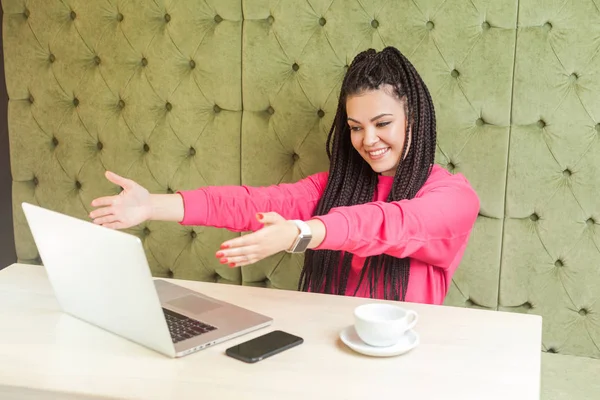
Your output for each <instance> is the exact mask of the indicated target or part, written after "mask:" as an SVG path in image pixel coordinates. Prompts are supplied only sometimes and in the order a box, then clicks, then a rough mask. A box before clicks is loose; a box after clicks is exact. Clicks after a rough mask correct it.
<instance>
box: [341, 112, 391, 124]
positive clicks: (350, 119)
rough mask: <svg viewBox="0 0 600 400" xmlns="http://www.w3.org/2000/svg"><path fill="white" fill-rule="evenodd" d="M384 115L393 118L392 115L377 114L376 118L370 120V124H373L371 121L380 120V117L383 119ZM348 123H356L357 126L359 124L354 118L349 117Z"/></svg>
mask: <svg viewBox="0 0 600 400" xmlns="http://www.w3.org/2000/svg"><path fill="white" fill-rule="evenodd" d="M386 115H389V116H392V117H393V115H392V114H379V115H378V116H376V117H373V118H371V122H373V121H375V120H378V119H379V118H381V117H385V116H386ZM348 121H353V122H356V123H357V124H360V122H358V121H357V120H355V119H354V118H350V117H348Z"/></svg>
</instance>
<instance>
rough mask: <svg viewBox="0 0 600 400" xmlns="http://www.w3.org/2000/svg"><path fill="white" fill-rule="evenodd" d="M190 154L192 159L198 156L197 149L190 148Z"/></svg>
mask: <svg viewBox="0 0 600 400" xmlns="http://www.w3.org/2000/svg"><path fill="white" fill-rule="evenodd" d="M188 153H189V155H190V156H191V157H193V156H195V155H196V149H195V148H193V147H190V150H189V151H188Z"/></svg>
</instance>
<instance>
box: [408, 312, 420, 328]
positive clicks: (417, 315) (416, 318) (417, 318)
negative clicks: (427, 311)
mask: <svg viewBox="0 0 600 400" xmlns="http://www.w3.org/2000/svg"><path fill="white" fill-rule="evenodd" d="M407 314H408V315H409V316H410V315H412V321H411V322H410V323H409V324H408V329H412V328H414V327H415V325H416V324H417V321H419V314H417V313H416V312H415V311H413V310H407Z"/></svg>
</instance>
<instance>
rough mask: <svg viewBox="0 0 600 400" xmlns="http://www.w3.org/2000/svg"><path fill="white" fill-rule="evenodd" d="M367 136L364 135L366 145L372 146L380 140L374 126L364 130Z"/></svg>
mask: <svg viewBox="0 0 600 400" xmlns="http://www.w3.org/2000/svg"><path fill="white" fill-rule="evenodd" d="M364 132H365V136H364V137H363V145H364V146H366V147H371V146H373V145H374V144H375V143H377V142H379V136H377V133H376V132H375V129H374V128H371V127H369V128H365V130H364Z"/></svg>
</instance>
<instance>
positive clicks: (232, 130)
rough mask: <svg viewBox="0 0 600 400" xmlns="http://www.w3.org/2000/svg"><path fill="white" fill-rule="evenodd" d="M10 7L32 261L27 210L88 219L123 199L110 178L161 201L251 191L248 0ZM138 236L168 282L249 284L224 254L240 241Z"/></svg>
mask: <svg viewBox="0 0 600 400" xmlns="http://www.w3.org/2000/svg"><path fill="white" fill-rule="evenodd" d="M2 5H3V8H4V21H3V22H4V24H3V29H4V51H5V58H6V76H7V84H8V93H9V97H10V103H9V127H10V146H11V167H12V174H13V182H14V183H13V189H14V192H13V193H14V195H13V207H14V216H15V232H16V245H17V253H18V258H19V260H20V261H23V262H30V261H34V260H35V259H37V258H38V254H37V250H36V248H35V245H34V243H33V240H32V238H31V236H30V233H29V229H28V227H27V225H26V221H25V219H24V216H23V213H22V211H21V208H20V203H21V202H22V201H28V202H33V203H36V204H40V205H42V206H45V207H48V208H51V209H55V210H58V211H61V212H65V213H68V214H70V215H74V216H76V217H80V218H85V217H86V216H87V214H88V213H89V211H90V205H89V204H90V202H91V200H92V199H93V198H95V197H97V196H101V195H106V194H114V193H117V189H118V188H116V187H115V186H114V185H112V184H110V183H109V182H107V181H106V180H105V179H104V177H103V172H104V171H105V170H106V169H110V170H113V171H115V172H117V173H119V174H123V175H125V176H127V177H130V178H132V179H134V180H136V181H138V182H139V183H141V184H142V185H144V186H145V187H147V188H148V189H149V190H150V191H151V192H155V193H168V192H169V191H176V190H179V189H186V188H187V189H190V188H194V187H198V186H202V185H207V184H239V183H240V168H239V164H240V124H241V114H242V113H241V109H242V104H241V83H240V77H241V28H242V13H241V4H240V1H236V0H227V1H223V0H218V1H217V0H213V1H211V0H208V1H202V2H199V1H195V0H188V1H185V0H181V1H177V2H170V1H165V2H163V1H158V0H157V1H144V0H131V1H88V0H70V1H55V0H53V1H50V0H38V1H27V2H24V1H21V0H4V1H3V2H2ZM132 232H133V233H135V234H137V235H139V236H140V237H142V238H143V241H144V247H145V249H146V251H147V254H148V257H149V261H150V264H151V268H152V272H153V273H154V274H155V275H157V276H174V277H176V278H189V279H202V280H216V281H223V282H236V283H239V282H240V279H241V274H240V271H239V270H232V269H229V268H223V267H219V266H217V263H216V262H215V261H216V260H215V259H214V255H213V254H214V251H213V250H214V249H215V248H218V244H219V243H220V242H222V241H223V240H225V239H227V238H229V237H231V236H232V234H231V233H228V232H226V231H222V230H216V229H204V228H193V229H192V228H190V227H182V226H179V225H178V224H165V223H156V222H150V223H148V224H144V226H139V227H136V228H135V229H132ZM38 261H39V260H38Z"/></svg>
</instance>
